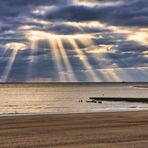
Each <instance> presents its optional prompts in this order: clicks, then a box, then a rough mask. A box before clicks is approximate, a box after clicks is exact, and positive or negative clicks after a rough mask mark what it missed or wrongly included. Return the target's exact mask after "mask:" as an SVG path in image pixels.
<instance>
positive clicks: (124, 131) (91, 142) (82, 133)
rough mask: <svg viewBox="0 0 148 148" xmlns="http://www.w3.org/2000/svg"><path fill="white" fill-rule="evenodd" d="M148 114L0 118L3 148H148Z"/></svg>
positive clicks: (145, 112) (119, 113)
mask: <svg viewBox="0 0 148 148" xmlns="http://www.w3.org/2000/svg"><path fill="white" fill-rule="evenodd" d="M147 146H148V111H142V112H141V111H139V112H118V113H90V114H88V113H87V114H63V115H29V116H9V117H8V116H7V117H0V147H1V148H52V147H53V148H75V147H79V148H81V147H84V148H90V147H93V148H95V147H96V148H99V147H100V148H108V147H110V148H120V147H121V148H147Z"/></svg>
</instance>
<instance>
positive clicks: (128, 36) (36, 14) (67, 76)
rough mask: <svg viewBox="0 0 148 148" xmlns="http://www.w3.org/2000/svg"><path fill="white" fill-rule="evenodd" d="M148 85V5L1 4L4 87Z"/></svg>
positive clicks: (95, 0) (24, 0)
mask: <svg viewBox="0 0 148 148" xmlns="http://www.w3.org/2000/svg"><path fill="white" fill-rule="evenodd" d="M123 81H125V82H148V0H0V82H123Z"/></svg>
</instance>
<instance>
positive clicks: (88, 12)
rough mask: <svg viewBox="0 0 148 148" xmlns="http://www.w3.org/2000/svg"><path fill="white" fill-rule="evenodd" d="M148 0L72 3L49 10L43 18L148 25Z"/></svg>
mask: <svg viewBox="0 0 148 148" xmlns="http://www.w3.org/2000/svg"><path fill="white" fill-rule="evenodd" d="M147 7H148V1H147V0H140V1H139V0H132V1H125V2H124V3H123V4H121V5H115V6H103V7H101V6H94V7H88V6H84V5H78V6H77V5H72V6H65V7H60V8H59V9H56V10H53V11H49V12H48V13H47V14H46V15H45V18H46V19H49V20H67V21H77V22H81V21H102V22H105V23H109V24H113V25H119V26H120V25H123V26H143V27H144V26H148V9H147Z"/></svg>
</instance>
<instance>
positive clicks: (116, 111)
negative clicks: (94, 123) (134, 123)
mask: <svg viewBox="0 0 148 148" xmlns="http://www.w3.org/2000/svg"><path fill="white" fill-rule="evenodd" d="M146 111H148V109H142V110H140V109H139V110H137V109H136V108H132V107H131V108H129V110H127V109H123V110H112V111H111V110H106V111H105V110H102V111H88V112H87V111H84V112H83V111H82V112H62V113H56V112H47V113H46V112H45V113H44V112H43V113H42V112H41V113H8V114H0V118H1V117H25V116H44V115H49V116H50V115H75V114H97V113H98V114H99V113H128V112H146Z"/></svg>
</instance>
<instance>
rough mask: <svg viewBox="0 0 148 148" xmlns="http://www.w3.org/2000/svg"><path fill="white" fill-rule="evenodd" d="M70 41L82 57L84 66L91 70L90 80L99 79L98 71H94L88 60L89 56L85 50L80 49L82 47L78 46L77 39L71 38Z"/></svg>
mask: <svg viewBox="0 0 148 148" xmlns="http://www.w3.org/2000/svg"><path fill="white" fill-rule="evenodd" d="M69 42H70V43H71V45H72V47H73V48H74V50H75V51H76V53H77V55H78V56H79V57H80V59H81V61H82V63H83V65H84V67H85V68H86V69H87V70H89V74H90V78H89V79H90V80H93V81H98V80H99V79H98V77H97V75H96V73H95V72H94V70H93V68H92V66H91V64H90V63H89V62H88V58H87V56H86V55H85V54H84V53H83V51H81V50H80V48H79V47H78V45H77V43H76V41H75V40H74V39H73V38H69Z"/></svg>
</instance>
